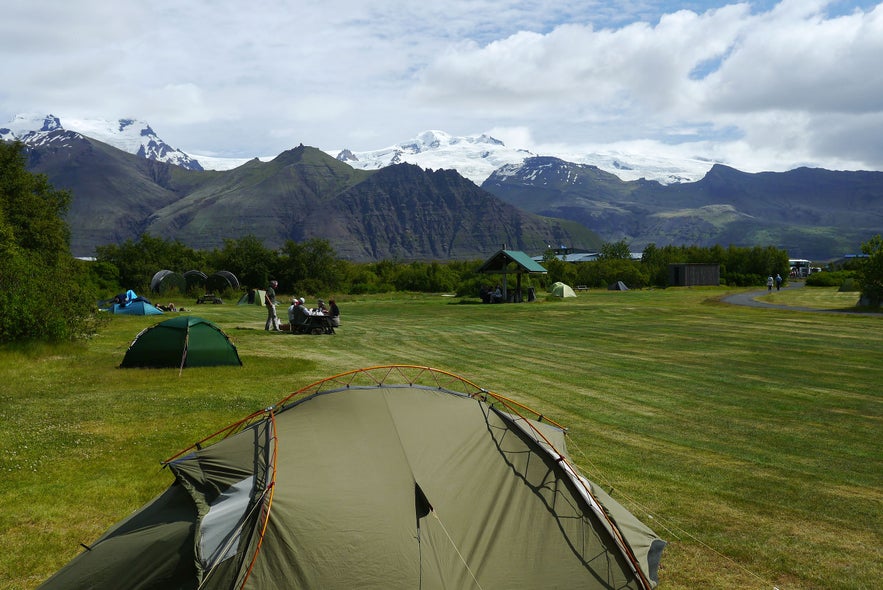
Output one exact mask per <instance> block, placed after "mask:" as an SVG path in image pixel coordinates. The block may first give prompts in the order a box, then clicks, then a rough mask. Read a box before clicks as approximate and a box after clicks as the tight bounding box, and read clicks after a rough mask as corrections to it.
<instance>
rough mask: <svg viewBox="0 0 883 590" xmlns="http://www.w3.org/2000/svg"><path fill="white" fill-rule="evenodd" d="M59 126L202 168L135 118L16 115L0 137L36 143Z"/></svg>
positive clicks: (134, 151) (125, 148) (136, 151)
mask: <svg viewBox="0 0 883 590" xmlns="http://www.w3.org/2000/svg"><path fill="white" fill-rule="evenodd" d="M59 129H64V130H66V131H74V132H76V133H80V134H81V135H85V136H86V137H91V138H92V139H97V140H98V141H101V142H103V143H106V144H108V145H112V146H113V147H115V148H118V149H121V150H123V151H125V152H129V153H130V154H135V155H138V156H141V157H143V158H147V159H148V160H156V161H159V162H168V163H170V164H176V165H178V166H181V167H183V168H188V169H190V170H202V169H203V167H202V165H201V164H200V163H199V162H198V161H197V160H196V159H194V158H193V157H191V156H189V155H188V154H186V153H184V152H183V151H181V150H179V149H177V148H174V147H172V146H170V145H169V144H167V143H166V142H164V141H163V140H162V139H160V138H159V137H157V135H156V133H155V132H154V131H153V129H151V128H150V125H148V124H147V123H145V122H144V121H137V120H135V119H119V120H118V121H106V120H101V119H76V118H68V117H65V118H64V120H63V121H62V120H61V118H59V117H56V116H55V115H29V114H25V115H16V116H15V118H14V119H13V120H12V121H11V122H9V123H8V124H7V125H5V126H4V127H0V139H2V140H16V139H18V140H20V141H22V142H23V143H25V144H36V143H40V142H41V141H42V139H43V138H44V137H45V136H46V135H47V134H48V133H50V132H52V131H57V130H59Z"/></svg>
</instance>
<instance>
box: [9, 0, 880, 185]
mask: <svg viewBox="0 0 883 590" xmlns="http://www.w3.org/2000/svg"><path fill="white" fill-rule="evenodd" d="M881 58H883V2H877V1H864V0H827V1H826V0H781V1H775V0H747V1H745V2H732V1H727V0H708V1H680V2H679V1H662V0H621V1H616V2H612V1H602V0H567V1H556V0H507V1H501V0H500V1H498V0H445V1H444V2H415V1H413V0H377V1H374V2H365V1H363V0H360V1H356V0H325V1H324V2H293V1H288V2H285V1H281V0H277V1H268V0H253V1H251V2H242V1H241V0H214V1H207V0H188V1H187V2H181V1H180V0H174V1H172V0H151V1H150V2H143V1H141V0H120V1H117V2H107V1H106V0H77V1H76V2H71V1H70V0H6V1H5V2H4V7H3V17H2V19H0V127H2V126H3V123H4V122H7V121H11V120H12V118H13V117H14V116H15V115H17V114H22V113H30V114H33V113H37V114H50V113H51V114H54V115H57V116H59V117H61V119H62V123H63V121H64V118H65V117H71V118H102V119H110V120H116V119H119V118H134V119H138V120H142V121H146V122H147V123H149V124H150V125H151V127H152V128H153V129H154V131H155V132H156V133H157V135H158V136H159V137H161V138H162V139H164V140H165V141H166V142H167V143H169V144H171V145H172V146H174V147H176V148H179V149H182V150H184V151H185V152H187V153H190V154H202V155H207V156H216V157H232V158H243V157H247V158H250V157H265V156H271V155H275V154H278V153H280V152H282V151H284V150H286V149H290V148H293V147H296V146H297V145H299V144H301V143H303V144H305V145H310V146H314V147H317V148H320V149H323V150H326V151H331V150H337V149H343V148H348V149H351V150H353V151H367V150H374V149H380V148H384V147H389V146H392V145H394V144H397V143H399V142H403V141H407V140H409V139H411V138H414V137H416V136H417V134H419V133H420V132H422V131H426V130H440V131H444V132H446V133H449V134H451V135H477V134H480V133H488V134H490V135H492V136H494V137H496V138H498V139H500V140H502V141H504V142H505V143H506V144H507V145H509V146H511V147H520V148H525V149H529V150H531V151H532V152H534V153H536V154H539V155H547V154H548V155H554V154H561V153H566V152H572V153H580V152H593V151H599V150H611V149H617V150H622V151H625V152H629V151H631V152H634V153H645V154H653V155H659V156H672V157H684V158H703V159H709V160H713V161H718V162H722V163H726V164H729V165H732V166H734V167H736V168H739V169H741V170H744V171H751V172H757V171H762V170H774V171H781V170H788V169H791V168H794V167H797V166H804V165H807V166H817V167H824V168H829V169H835V170H858V169H864V170H883V67H881V65H880V61H881Z"/></svg>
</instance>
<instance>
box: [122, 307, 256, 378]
mask: <svg viewBox="0 0 883 590" xmlns="http://www.w3.org/2000/svg"><path fill="white" fill-rule="evenodd" d="M218 365H242V361H241V360H240V359H239V353H238V352H237V350H236V346H234V345H233V342H232V341H231V340H230V338H229V337H228V336H227V335H226V334H225V333H224V332H223V331H222V330H221V329H220V328H219V327H218V326H216V325H215V324H213V323H212V322H210V321H208V320H204V319H202V318H198V317H194V316H178V317H175V318H172V319H170V320H166V321H164V322H160V323H158V324H155V325H153V326H151V327H149V328H145V329H144V330H142V331H141V332H140V333H139V334H138V335H137V336H136V337H135V340H133V341H132V344H130V345H129V349H128V350H127V351H126V356H125V357H123V362H122V363H120V367H123V368H130V367H153V368H163V367H170V368H171V367H174V368H176V369H183V368H184V367H214V366H218Z"/></svg>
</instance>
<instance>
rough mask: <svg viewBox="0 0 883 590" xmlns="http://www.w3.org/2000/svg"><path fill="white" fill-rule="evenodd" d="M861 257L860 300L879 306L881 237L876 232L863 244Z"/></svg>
mask: <svg viewBox="0 0 883 590" xmlns="http://www.w3.org/2000/svg"><path fill="white" fill-rule="evenodd" d="M862 253H863V254H866V255H867V258H864V259H862V261H861V264H860V265H859V268H858V283H859V285H860V286H861V292H862V297H861V298H862V301H863V302H864V303H865V304H866V305H869V306H871V307H880V304H881V302H883V237H881V236H880V234H877V235H876V236H874V237H873V238H871V239H870V240H868V241H867V242H865V243H864V244H862Z"/></svg>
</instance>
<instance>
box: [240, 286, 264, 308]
mask: <svg viewBox="0 0 883 590" xmlns="http://www.w3.org/2000/svg"><path fill="white" fill-rule="evenodd" d="M266 296H267V292H266V291H264V290H263V289H249V290H248V291H246V292H245V293H243V294H242V297H240V298H239V301H238V302H237V305H260V306H261V307H263V306H264V298H265V297H266Z"/></svg>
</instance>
